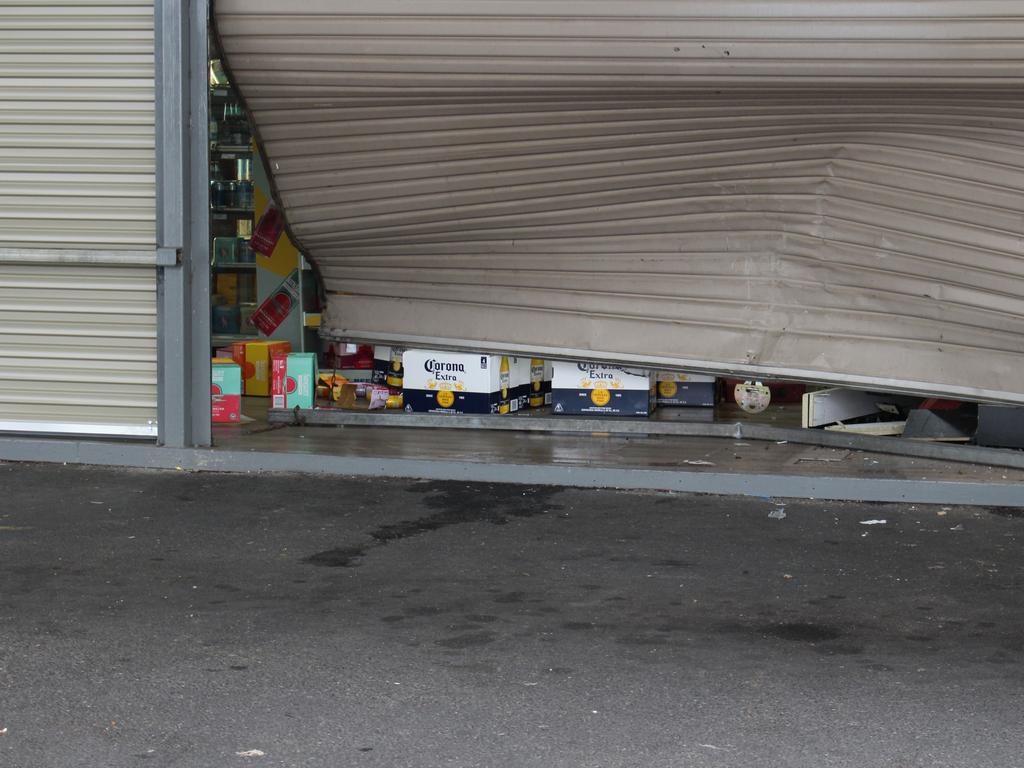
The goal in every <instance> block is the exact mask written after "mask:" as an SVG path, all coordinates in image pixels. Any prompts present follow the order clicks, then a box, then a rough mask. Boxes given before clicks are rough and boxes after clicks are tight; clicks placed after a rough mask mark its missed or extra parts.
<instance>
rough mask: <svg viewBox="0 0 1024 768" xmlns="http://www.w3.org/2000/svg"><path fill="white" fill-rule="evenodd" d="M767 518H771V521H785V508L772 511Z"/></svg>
mask: <svg viewBox="0 0 1024 768" xmlns="http://www.w3.org/2000/svg"><path fill="white" fill-rule="evenodd" d="M768 517H769V518H771V519H772V520H785V519H786V508H785V507H779V508H778V509H773V510H772V511H771V512H769V513H768Z"/></svg>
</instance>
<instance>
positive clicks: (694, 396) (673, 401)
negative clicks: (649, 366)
mask: <svg viewBox="0 0 1024 768" xmlns="http://www.w3.org/2000/svg"><path fill="white" fill-rule="evenodd" d="M655 380H656V381H657V385H658V405H668V406H698V407H710V406H713V405H714V404H715V391H716V384H715V377H714V376H707V375H704V374H699V373H679V372H678V371H658V372H657V373H656V374H655Z"/></svg>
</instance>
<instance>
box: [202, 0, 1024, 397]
mask: <svg viewBox="0 0 1024 768" xmlns="http://www.w3.org/2000/svg"><path fill="white" fill-rule="evenodd" d="M214 7H215V14H216V22H217V29H218V32H219V34H220V37H221V40H222V43H223V46H224V49H225V51H226V59H227V62H228V65H229V67H230V69H231V73H232V75H233V76H234V78H235V80H236V81H237V83H238V84H239V86H240V89H241V92H242V94H243V95H244V97H245V98H246V100H247V103H248V105H249V107H250V109H251V110H252V112H253V114H254V117H255V121H256V125H257V128H258V130H259V134H260V137H261V139H262V142H263V144H264V148H265V150H266V154H267V156H268V159H269V163H268V165H269V168H270V170H271V172H272V175H273V177H274V180H275V183H276V186H277V188H278V192H279V197H280V199H281V202H282V204H283V206H284V208H285V211H286V215H287V219H288V222H289V225H290V228H291V231H292V233H293V234H294V235H295V237H296V239H297V240H298V242H299V243H300V245H301V247H302V248H303V249H304V250H305V251H306V252H307V253H308V255H309V256H310V257H311V260H313V261H315V262H316V264H317V265H318V266H319V268H320V270H321V272H322V274H323V277H324V281H325V283H326V286H327V288H328V290H329V292H330V296H329V306H328V311H327V313H326V314H325V317H324V323H325V328H326V329H327V331H328V332H329V333H332V334H336V335H338V336H341V337H351V338H365V339H382V340H391V341H399V342H405V343H407V344H420V345H424V344H429V345H434V344H439V345H449V346H458V347H465V346H469V347H479V348H486V349H495V350H508V351H524V352H531V353H541V354H548V355H552V356H568V357H576V356H583V357H590V358H594V359H601V360H612V361H621V362H629V363H639V364H643V363H651V364H652V365H665V366H673V367H683V368H691V369H695V370H709V371H715V372H738V373H742V374H744V375H750V376H783V377H797V378H804V379H809V380H812V381H826V382H836V383H844V384H859V385H866V386H880V387H886V388H892V389H905V390H909V391H914V392H930V393H933V394H947V395H953V396H963V397H972V398H975V397H976V398H981V399H995V400H1007V401H1012V402H1024V378H1022V377H1021V375H1020V372H1021V370H1024V250H1022V245H1021V244H1022V242H1024V218H1022V217H1021V203H1020V201H1021V199H1022V197H1021V195H1022V193H1024V155H1022V153H1021V148H1022V146H1024V104H1022V102H1021V99H1020V88H1021V87H1022V86H1024V64H1022V62H1021V56H1020V52H1021V50H1022V49H1024V3H1022V2H1021V1H1020V0H960V1H959V2H958V1H956V0H903V1H896V2H881V1H880V0H856V1H854V2H850V1H849V0H843V1H842V2H840V1H830V0H786V1H785V2H781V1H772V0H714V1H712V0H708V1H706V2H701V1H698V0H631V1H630V2H621V1H616V0H519V1H517V2H508V1H507V0H420V1H419V2H415V3H409V2H405V1H404V0H217V2H216V4H215V6H214Z"/></svg>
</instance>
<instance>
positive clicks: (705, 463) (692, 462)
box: [683, 459, 715, 467]
mask: <svg viewBox="0 0 1024 768" xmlns="http://www.w3.org/2000/svg"><path fill="white" fill-rule="evenodd" d="M683 464H690V465H692V466H694V467H713V466H715V463H714V462H713V461H704V460H703V459H686V460H685V461H683Z"/></svg>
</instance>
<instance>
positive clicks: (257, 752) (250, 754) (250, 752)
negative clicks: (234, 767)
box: [235, 749, 267, 757]
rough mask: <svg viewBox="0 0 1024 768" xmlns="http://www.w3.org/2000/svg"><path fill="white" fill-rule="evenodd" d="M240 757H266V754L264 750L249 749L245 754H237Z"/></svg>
mask: <svg viewBox="0 0 1024 768" xmlns="http://www.w3.org/2000/svg"><path fill="white" fill-rule="evenodd" d="M235 754H236V755H238V756H239V757H265V756H266V754H267V753H266V752H264V751H263V750H262V749H247V750H245V751H244V752H235Z"/></svg>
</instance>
